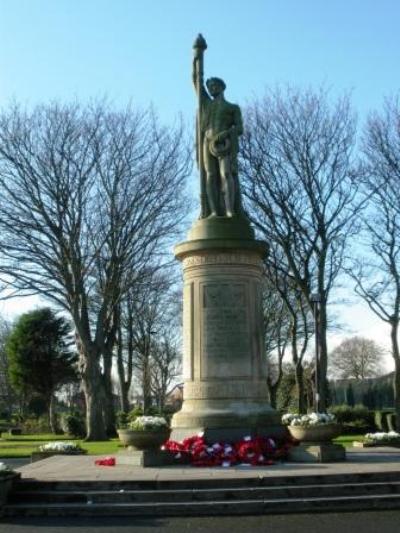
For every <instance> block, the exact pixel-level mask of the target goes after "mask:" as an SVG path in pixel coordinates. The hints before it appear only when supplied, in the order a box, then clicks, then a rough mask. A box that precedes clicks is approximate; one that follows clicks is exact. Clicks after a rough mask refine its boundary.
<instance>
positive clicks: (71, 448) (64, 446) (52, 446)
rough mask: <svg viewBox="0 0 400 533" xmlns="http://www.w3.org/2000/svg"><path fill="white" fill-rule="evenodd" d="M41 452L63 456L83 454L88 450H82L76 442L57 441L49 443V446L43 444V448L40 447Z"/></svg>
mask: <svg viewBox="0 0 400 533" xmlns="http://www.w3.org/2000/svg"><path fill="white" fill-rule="evenodd" d="M38 450H39V452H53V453H61V454H71V455H75V454H83V453H86V452H87V450H85V449H84V448H82V447H81V446H80V445H79V444H77V443H76V442H71V441H64V442H63V441H55V442H48V443H47V444H43V445H42V446H39V449H38Z"/></svg>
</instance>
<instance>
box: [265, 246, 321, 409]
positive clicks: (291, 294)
mask: <svg viewBox="0 0 400 533" xmlns="http://www.w3.org/2000/svg"><path fill="white" fill-rule="evenodd" d="M265 275H266V278H267V279H268V280H269V282H270V283H271V284H272V285H273V287H274V289H275V291H276V293H277V294H278V295H279V298H280V299H281V301H282V303H283V305H284V309H285V314H286V320H287V321H288V329H287V339H288V342H289V343H290V347H291V357H292V363H293V368H294V373H295V383H296V389H297V399H298V405H297V409H298V410H299V412H300V413H305V412H306V404H305V391H304V386H305V384H304V368H303V361H304V356H305V354H306V352H307V348H308V344H309V340H310V338H311V336H312V335H313V334H314V324H313V320H312V315H311V312H310V309H309V307H308V304H307V300H306V299H305V297H304V295H303V293H302V292H301V291H300V290H299V289H298V288H297V286H296V284H295V283H294V281H293V278H292V277H291V276H290V275H289V273H288V267H287V263H286V259H285V256H284V255H283V253H282V250H281V249H280V248H279V247H277V246H271V247H270V249H269V254H268V258H267V260H266V262H265Z"/></svg>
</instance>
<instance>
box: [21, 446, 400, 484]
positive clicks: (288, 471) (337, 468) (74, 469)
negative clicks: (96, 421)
mask: <svg viewBox="0 0 400 533" xmlns="http://www.w3.org/2000/svg"><path fill="white" fill-rule="evenodd" d="M98 457H100V456H98ZM98 457H97V456H93V455H86V456H85V455H81V456H66V455H64V456H63V455H58V456H53V457H50V458H48V459H44V460H42V461H37V462H36V463H32V464H29V465H25V466H22V467H20V468H18V469H17V470H18V471H19V472H21V475H22V478H23V479H28V478H29V479H37V480H40V481H53V480H56V481H70V480H73V481H78V480H82V481H95V480H99V481H102V480H105V481H111V480H112V481H119V480H137V481H142V480H152V481H163V480H177V479H184V480H192V479H193V480H194V479H221V478H222V479H232V478H249V477H260V476H261V477H269V476H287V475H290V476H303V475H320V474H343V473H346V474H348V473H351V474H352V473H360V472H382V471H383V472H385V471H386V472H389V471H400V450H399V449H396V448H374V449H373V451H372V450H371V449H368V448H366V449H362V448H361V449H356V448H354V449H352V451H350V452H348V453H347V461H344V462H342V463H325V464H301V463H277V464H275V465H273V466H266V467H250V466H249V467H245V466H236V467H230V468H222V467H220V468H196V467H191V466H172V467H160V468H150V467H149V468H142V467H138V466H129V465H127V464H118V454H116V455H115V457H116V459H117V464H116V466H114V467H106V466H96V465H95V460H96V458H98ZM124 463H126V459H124Z"/></svg>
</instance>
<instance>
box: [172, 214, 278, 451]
mask: <svg viewBox="0 0 400 533" xmlns="http://www.w3.org/2000/svg"><path fill="white" fill-rule="evenodd" d="M266 251H267V250H266V245H265V243H263V242H260V241H256V240H255V239H254V237H253V232H252V229H251V228H250V226H249V224H248V223H247V222H246V221H244V220H243V219H228V218H225V217H218V218H214V219H203V220H199V221H198V222H197V223H196V225H195V226H194V227H193V229H192V230H191V232H190V233H189V239H188V241H186V242H184V243H182V244H180V245H178V246H177V247H176V248H175V255H176V257H177V258H178V259H179V260H180V261H182V265H183V277H184V289H183V302H184V303H183V336H184V347H183V378H184V389H183V405H182V409H181V411H179V412H178V413H176V414H175V415H174V417H173V419H172V435H171V438H172V439H174V440H181V439H182V438H184V437H186V436H190V435H193V434H197V433H199V432H204V433H205V437H206V438H207V440H209V441H211V442H212V441H213V440H214V441H215V440H220V439H224V440H236V439H239V438H241V437H243V436H245V435H247V434H253V435H254V434H259V435H277V434H283V432H284V430H283V428H282V426H281V425H280V417H279V415H278V413H277V412H276V411H274V410H273V409H272V408H271V407H270V405H269V403H268V391H267V385H266V360H265V354H264V342H263V323H262V320H263V317H262V287H261V282H262V280H261V276H262V258H263V257H264V255H265V254H266Z"/></svg>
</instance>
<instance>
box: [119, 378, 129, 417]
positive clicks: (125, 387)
mask: <svg viewBox="0 0 400 533" xmlns="http://www.w3.org/2000/svg"><path fill="white" fill-rule="evenodd" d="M119 386H120V390H121V396H120V404H121V411H123V412H124V413H128V412H129V409H130V404H129V383H126V381H122V380H120V382H119Z"/></svg>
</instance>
